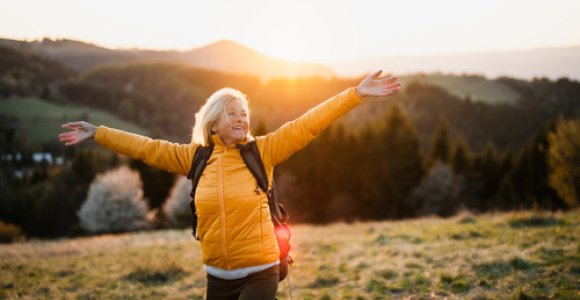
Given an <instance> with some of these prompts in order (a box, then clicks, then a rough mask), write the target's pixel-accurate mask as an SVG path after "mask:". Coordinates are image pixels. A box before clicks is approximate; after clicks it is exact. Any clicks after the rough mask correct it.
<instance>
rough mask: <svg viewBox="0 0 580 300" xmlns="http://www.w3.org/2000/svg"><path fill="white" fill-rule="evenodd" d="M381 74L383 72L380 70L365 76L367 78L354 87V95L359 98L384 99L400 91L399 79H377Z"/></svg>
mask: <svg viewBox="0 0 580 300" xmlns="http://www.w3.org/2000/svg"><path fill="white" fill-rule="evenodd" d="M382 72H383V71H382V70H380V71H378V72H375V73H373V74H371V75H369V76H367V78H365V79H364V80H363V81H362V82H361V83H360V84H359V85H358V86H357V87H356V89H355V90H356V93H357V94H358V95H359V96H360V97H384V96H389V95H391V94H393V93H395V92H398V91H399V90H401V83H400V82H399V78H397V77H387V78H379V76H380V75H381V73H382Z"/></svg>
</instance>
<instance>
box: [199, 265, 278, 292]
mask: <svg viewBox="0 0 580 300" xmlns="http://www.w3.org/2000/svg"><path fill="white" fill-rule="evenodd" d="M279 276H280V269H279V268H278V266H273V267H271V268H268V269H266V270H263V271H260V272H256V273H253V274H250V275H248V276H246V277H244V278H240V279H233V280H227V279H221V278H217V277H214V276H211V275H209V274H207V298H206V299H207V300H218V299H219V300H226V299H228V300H229V299H232V300H238V299H239V300H274V299H276V291H277V290H278V278H279Z"/></svg>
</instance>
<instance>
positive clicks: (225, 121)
mask: <svg viewBox="0 0 580 300" xmlns="http://www.w3.org/2000/svg"><path fill="white" fill-rule="evenodd" d="M249 128H250V117H249V116H248V111H247V109H246V107H244V105H243V103H242V101H240V100H239V99H234V100H232V101H230V102H229V103H228V104H227V105H226V107H225V110H224V112H223V113H222V114H220V116H219V118H218V119H217V121H216V122H215V123H214V124H213V125H212V127H211V130H212V132H213V133H215V134H217V135H218V136H219V137H220V139H221V140H222V142H224V144H226V145H227V146H232V145H234V144H235V143H238V142H241V141H243V140H244V139H245V138H246V136H247V135H248V130H249Z"/></svg>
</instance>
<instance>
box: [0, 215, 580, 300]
mask: <svg viewBox="0 0 580 300" xmlns="http://www.w3.org/2000/svg"><path fill="white" fill-rule="evenodd" d="M578 225H580V212H578V211H576V212H570V213H566V214H563V213H558V214H533V213H530V212H526V213H516V214H496V215H485V216H471V215H468V214H464V215H461V216H457V217H455V218H451V219H438V218H426V219H420V220H411V221H400V222H373V223H355V224H333V225H329V226H307V225H296V226H293V232H294V235H293V249H292V252H291V254H292V256H293V257H294V259H295V261H296V262H295V264H294V266H293V267H292V268H291V271H290V272H291V273H290V283H291V286H292V294H293V298H294V299H390V298H397V299H398V298H401V299H431V298H435V299H445V298H447V299H465V298H467V299H505V298H508V299H509V298H513V299H549V298H580V255H579V254H580V253H579V252H580V244H579V243H578V239H579V237H580V236H579V234H578V230H577V229H576V228H577V227H578ZM0 268H1V272H2V280H1V283H0V285H1V286H0V298H6V299H68V298H74V299H101V298H108V299H121V298H122V299H143V298H147V299H184V298H188V299H201V298H202V296H203V293H204V287H205V274H204V272H203V267H202V263H201V260H200V250H199V245H198V244H197V242H195V241H194V240H193V239H192V238H191V236H190V234H189V231H188V230H168V231H156V232H144V233H134V234H123V235H106V236H97V237H89V238H78V239H70V240H59V241H36V242H28V243H17V244H12V245H0ZM288 292H289V290H288V280H286V281H285V282H283V283H281V285H280V288H279V293H278V295H279V296H278V298H279V299H288Z"/></svg>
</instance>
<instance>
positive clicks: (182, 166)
mask: <svg viewBox="0 0 580 300" xmlns="http://www.w3.org/2000/svg"><path fill="white" fill-rule="evenodd" d="M95 141H96V142H97V143H98V144H99V145H101V146H103V147H105V148H108V149H110V150H112V151H115V152H117V153H120V154H124V155H127V156H129V157H131V158H133V159H137V160H142V161H143V162H145V163H146V164H148V165H150V166H153V167H157V168H159V169H163V170H165V171H168V172H172V173H176V174H180V175H184V176H186V175H187V173H188V172H189V168H190V167H191V160H192V159H193V154H194V153H195V146H194V145H192V144H177V143H170V142H167V141H164V140H158V139H155V140H154V139H151V138H149V137H145V136H141V135H137V134H133V133H129V132H125V131H122V130H118V129H113V128H108V127H105V126H99V127H98V128H97V132H96V133H95Z"/></svg>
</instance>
